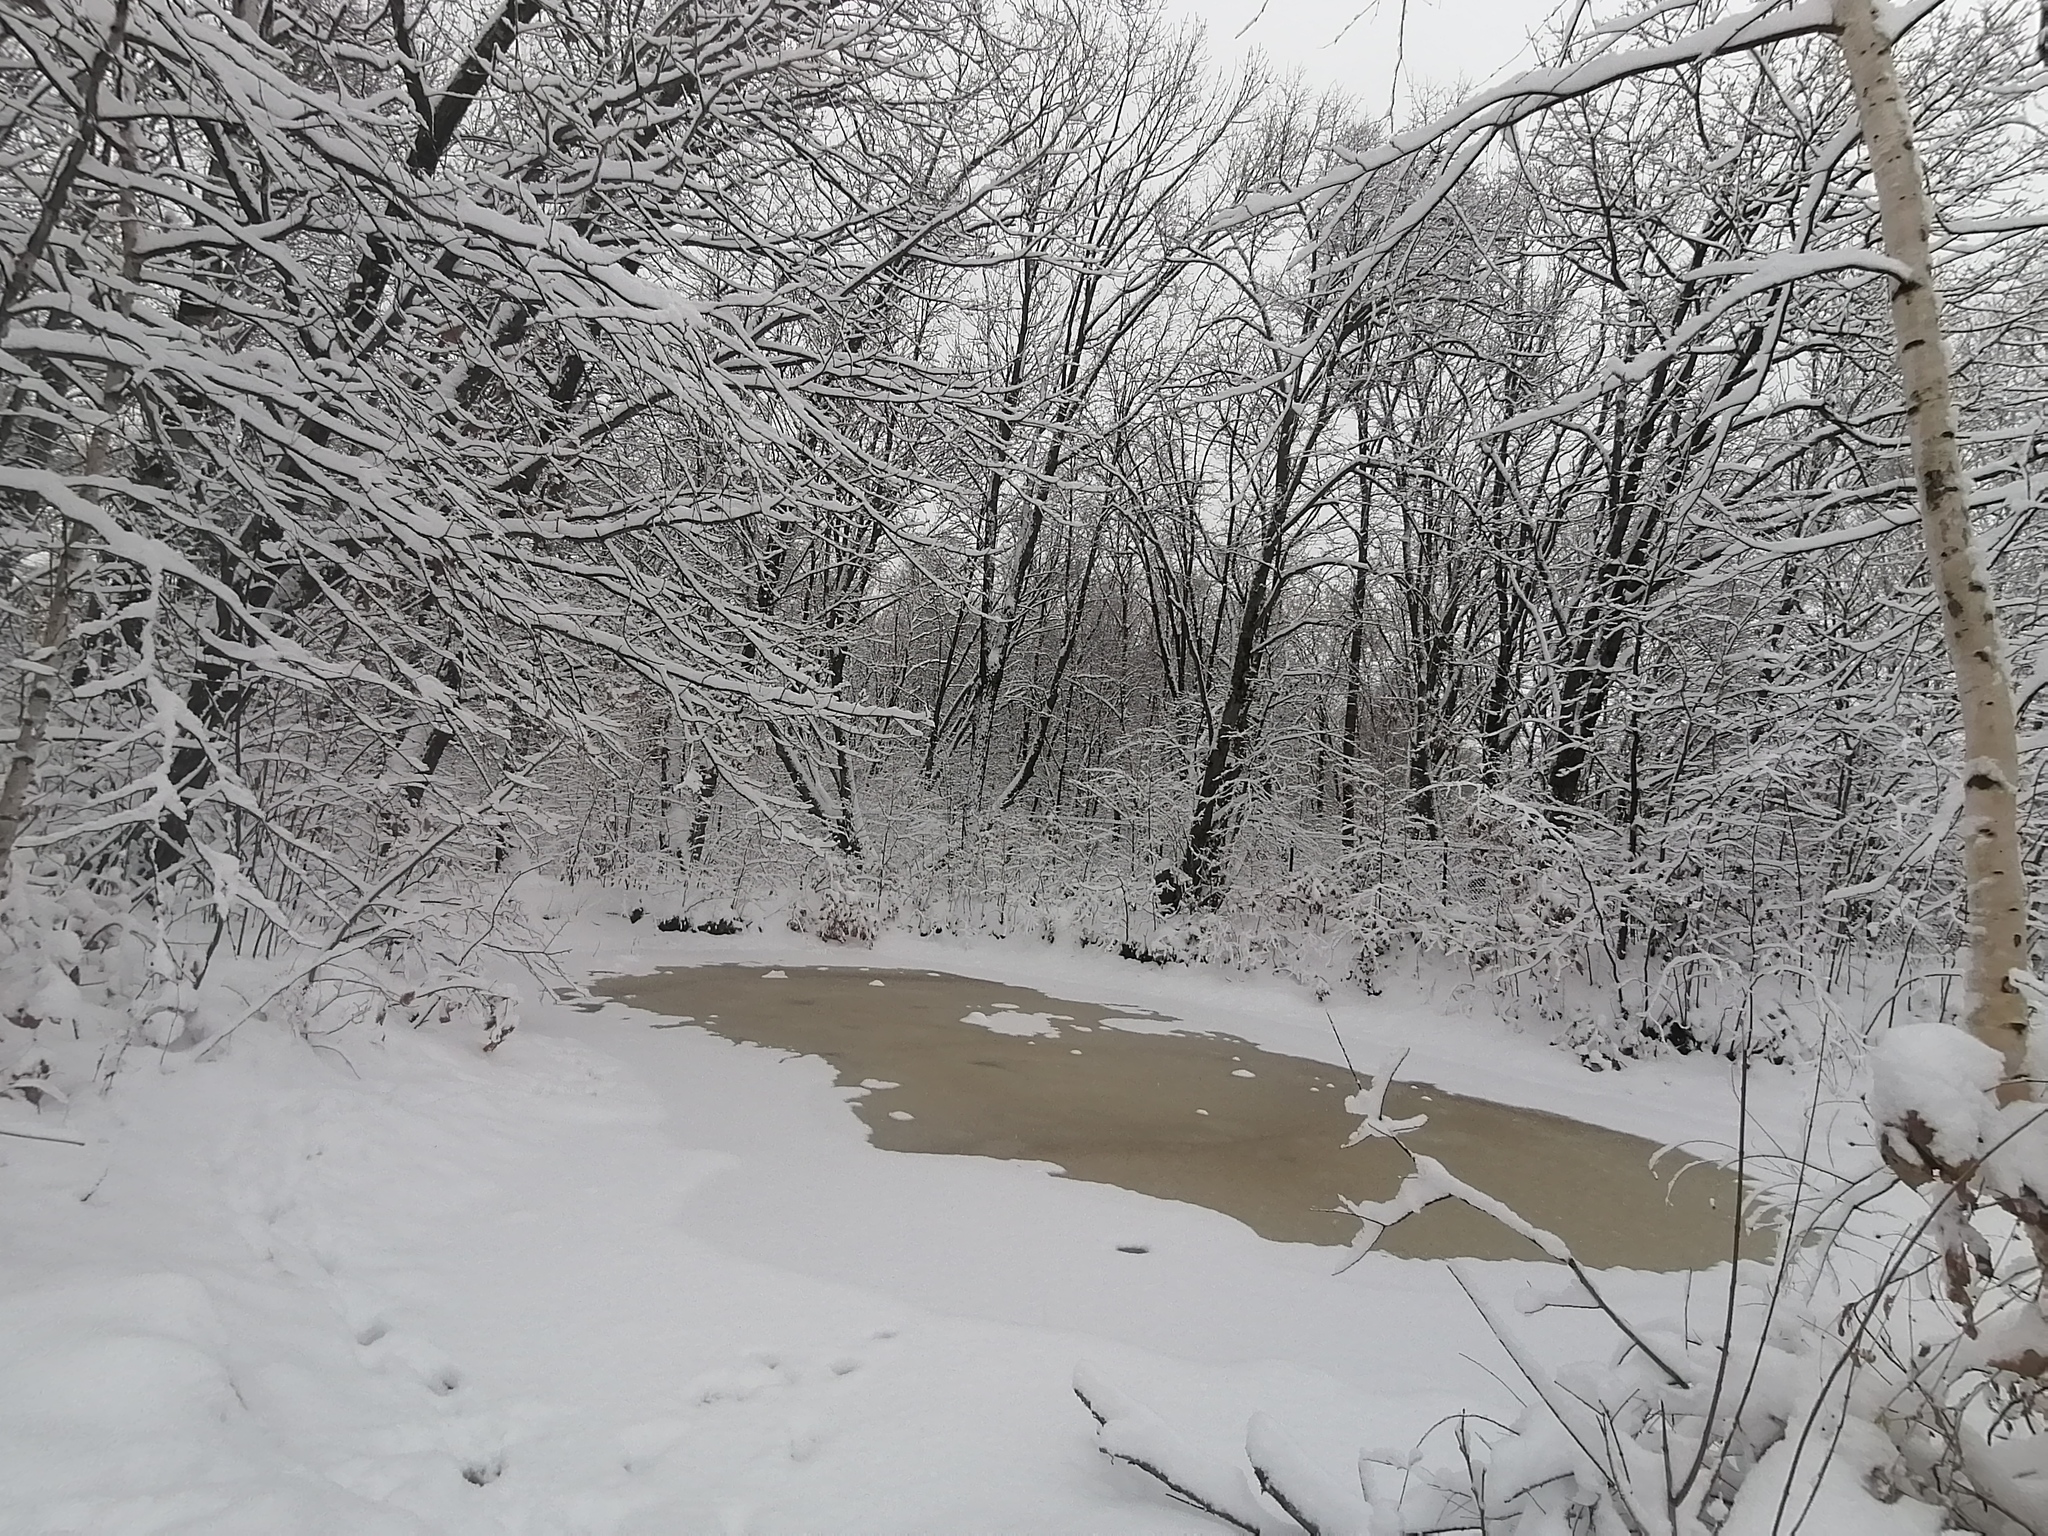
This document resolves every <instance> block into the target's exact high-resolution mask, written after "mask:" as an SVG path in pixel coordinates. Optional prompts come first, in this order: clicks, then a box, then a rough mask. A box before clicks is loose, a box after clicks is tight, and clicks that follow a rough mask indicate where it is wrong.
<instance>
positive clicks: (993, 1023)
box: [960, 1008, 1081, 1056]
mask: <svg viewBox="0 0 2048 1536" xmlns="http://www.w3.org/2000/svg"><path fill="white" fill-rule="evenodd" d="M1055 1020H1058V1021H1060V1022H1062V1023H1065V1022H1071V1019H1070V1016H1069V1015H1067V1014H1063V1013H1025V1012H1024V1011H1022V1010H1021V1009H1017V1008H997V1009H995V1010H994V1011H993V1012H990V1013H983V1012H981V1011H980V1010H979V1009H977V1010H975V1011H974V1012H972V1013H969V1014H967V1015H966V1016H965V1017H963V1018H962V1019H961V1020H960V1022H961V1023H962V1024H973V1025H975V1026H976V1027H978V1028H981V1029H986V1030H992V1031H993V1032H995V1033H996V1034H999V1035H1017V1036H1019V1037H1023V1036H1029V1035H1051V1036H1055V1037H1057V1036H1058V1034H1059V1030H1058V1028H1057V1027H1056V1026H1055V1024H1054V1021H1055ZM1074 1054H1075V1055H1076V1056H1078V1055H1080V1054H1081V1053H1080V1052H1079V1051H1076V1052H1075V1053H1074Z"/></svg>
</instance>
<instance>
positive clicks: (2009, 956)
mask: <svg viewBox="0 0 2048 1536" xmlns="http://www.w3.org/2000/svg"><path fill="white" fill-rule="evenodd" d="M1835 22H1836V25H1837V27H1838V29H1839V31H1838V34H1837V36H1838V40H1839V41H1840V43H1841V48H1842V56H1843V58H1844V60H1845V61H1846V62H1847V64H1848V66H1849V77H1850V80H1851V82H1852V83H1853V84H1854V86H1855V90H1856V111H1857V115H1858V118H1859V120H1860V122H1861V125H1862V129H1863V140H1864V145H1865V147H1866V149H1867V150H1868V152H1869V155H1870V164H1871V173H1872V177H1873V179H1874V180H1875V183H1876V187H1877V199H1878V213H1879V217H1880V219H1881V221H1882V224H1883V229H1884V248H1885V254H1886V255H1888V256H1890V257H1891V258H1892V259H1893V260H1894V261H1896V262H1898V263H1899V265H1900V266H1902V267H1903V268H1904V269H1905V271H1906V276H1905V277H1904V278H1903V279H1902V280H1900V281H1898V283H1897V284H1896V286H1895V288H1894V290H1893V293H1892V329H1893V334H1894V338H1895V340H1896V343H1897V347H1898V354H1899V371H1900V373H1901V374H1902V375H1903V376H1904V381H1905V386H1906V419H1907V428H1908V432H1909V434H1910V436H1911V439H1912V445H1913V470H1914V476H1915V478H1916V479H1917V481H1918V482H1919V486H1920V526H1921V531H1922V533H1923V535H1924V536H1925V539H1926V543H1927V566H1928V572H1929V575H1930V576H1931V578H1932V580H1933V583H1934V590H1935V593H1936V595H1937V597H1938V598H1939V600H1940V602H1941V606H1942V615H1943V622H1942V633H1943V635H1944V636H1945V637H1946V639H1947V642H1948V654H1949V660H1950V661H1951V663H1953V665H1954V667H1955V674H1956V692H1957V696H1958V698H1959V700H1960V702H1961V705H1962V724H1963V755H1964V757H1965V759H1966V761H1965V763H1964V765H1963V773H1964V775H1965V777H1964V786H1963V821H1962V838H1963V871H1964V879H1965V882H1966V891H1965V898H1964V899H1965V914H1966V917H1967V921H1968V925H1969V936H1970V956H1969V973H1968V974H1969V992H1968V1004H1967V1006H1968V1010H1969V1016H1968V1020H1967V1022H1968V1025H1969V1028H1970V1031H1971V1032H1972V1033H1973V1034H1974V1035H1976V1037H1977V1038H1978V1039H1980V1040H1982V1041H1983V1042H1984V1043H1985V1044H1986V1045H1989V1046H1991V1047H1992V1048H1993V1049H1995V1050H1997V1051H1998V1052H2000V1053H2001V1054H2002V1055H2003V1056H2004V1058H2005V1068H2006V1076H2007V1077H2008V1079H2011V1078H2018V1077H2021V1076H2023V1075H2024V1072H2025V1065H2024V1062H2025V1055H2026V1026H2027V1013H2026V1001H2025V998H2024V996H2023V995H2022V993H2021V992H2020V990H2019V988H2018V987H2017V986H2015V985H2014V983H2013V981H2012V973H2013V972H2014V971H2015V970H2019V971H2025V970H2028V969H2029V956H2028V949H2027V887H2026V871H2025V867H2024V865H2023V864H2022V862H2021V849H2020V835H2019V776H2020V770H2019V745H2018V733H2017V730H2016V726H2015V711H2014V707H2013V691H2012V679H2011V675H2010V673H2009V672H2008V671H2007V669H2006V662H2005V651H2004V646H2003V643H2002V642H2001V640H2000V638H1999V632H1998V609H1997V605H1996V603H1995V601H1994V600H1993V596H1992V592H1991V581H1990V576H1989V573H1988V572H1987V571H1986V570H1985V569H1984V566H1983V563H1982V562H1981V561H1980V559H1979V558H1978V554H1977V549H1976V544H1975V540H1974V538H1973V536H1972V532H1971V528H1970V512H1969V491H1970V476H1969V471H1968V470H1967V469H1966V468H1965V466H1964V464H1963V456H1962V449H1961V445H1960V443H1959V441H1958V436H1957V419H1956V404H1955V395H1954V390H1953V388H1952V385H1951V381H1950V377H1949V361H1948V349H1947V346H1946V345H1945V343H1944V342H1943V339H1942V331H1941V306H1940V298H1939V295H1938V294H1937V292H1936V290H1935V286H1934V268H1933V260H1932V253H1931V250H1930V246H1929V240H1928V227H1929V225H1930V224H1931V223H1932V215H1931V212H1930V209H1929V205H1928V198H1927V184H1926V178H1925V177H1924V176H1923V175H1922V173H1921V169H1920V157H1919V155H1918V153H1917V152H1916V151H1915V149H1914V147H1913V127H1912V119H1911V118H1910V116H1909V115H1908V113H1907V111H1906V107H1905V104H1904V102H1903V100H1902V99H1901V97H1900V93H1899V80H1898V74H1897V71H1896V70H1895V69H1894V68H1893V65H1892V53H1891V39H1890V37H1889V36H1888V35H1887V33H1886V31H1885V29H1884V27H1883V26H1882V25H1881V23H1880V21H1879V17H1878V10H1877V6H1876V4H1875V3H1874V0H1835Z"/></svg>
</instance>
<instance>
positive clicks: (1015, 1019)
mask: <svg viewBox="0 0 2048 1536" xmlns="http://www.w3.org/2000/svg"><path fill="white" fill-rule="evenodd" d="M1059 1017H1060V1015H1058V1014H1056V1013H1024V1012H1021V1011H1019V1010H1018V1009H1015V1008H997V1009H995V1010H994V1011H993V1012H991V1013H983V1012H981V1010H979V1009H976V1010H975V1011H974V1012H972V1013H970V1014H968V1015H966V1017H964V1018H962V1019H961V1020H960V1022H961V1023H962V1024H973V1025H977V1026H979V1027H980V1028H982V1029H987V1030H993V1031H994V1032H995V1033H996V1034H999V1035H1054V1036H1056V1035H1058V1034H1059V1030H1058V1029H1057V1028H1055V1027H1054V1025H1053V1020H1055V1019H1057V1018H1059Z"/></svg>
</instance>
